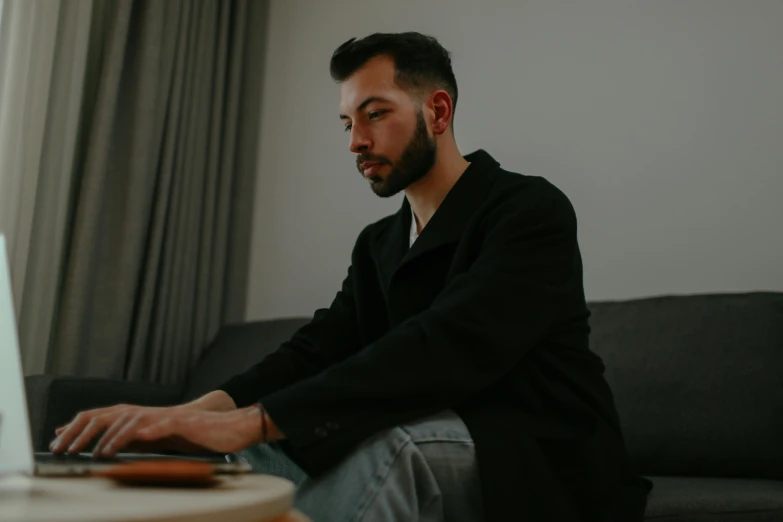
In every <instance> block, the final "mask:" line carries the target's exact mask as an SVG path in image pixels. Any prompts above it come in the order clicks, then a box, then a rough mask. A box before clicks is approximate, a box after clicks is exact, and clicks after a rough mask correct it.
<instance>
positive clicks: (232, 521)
mask: <svg viewBox="0 0 783 522" xmlns="http://www.w3.org/2000/svg"><path fill="white" fill-rule="evenodd" d="M220 480H221V483H220V484H218V485H217V486H214V487H211V488H206V489H197V488H152V487H129V486H121V485H119V484H116V483H114V482H113V481H111V480H109V479H104V478H80V477H62V478H60V477H57V478H53V477H28V476H24V475H10V476H5V477H0V520H1V521H3V522H12V521H13V522H16V521H24V522H33V521H35V522H65V521H74V522H75V521H79V522H97V521H101V522H131V521H134V522H136V521H142V520H144V521H154V522H175V521H176V522H207V521H209V522H213V521H215V520H219V521H220V522H262V521H275V522H283V521H285V522H289V521H290V522H300V521H301V522H309V519H308V518H307V517H305V516H304V515H302V514H301V513H298V512H296V511H295V510H292V503H293V493H294V485H293V484H292V483H291V482H289V481H287V480H285V479H282V478H278V477H272V476H269V475H256V474H246V475H224V476H221V478H220Z"/></svg>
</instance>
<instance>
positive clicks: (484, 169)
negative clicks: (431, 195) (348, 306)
mask: <svg viewBox="0 0 783 522" xmlns="http://www.w3.org/2000/svg"><path fill="white" fill-rule="evenodd" d="M465 159H466V160H468V161H469V162H470V165H469V166H468V168H467V169H466V170H465V172H464V173H463V174H462V176H460V178H459V179H458V180H457V183H455V184H454V186H453V187H452V188H451V190H450V191H449V193H448V194H447V195H446V198H445V199H444V200H443V202H442V203H441V204H440V206H439V207H438V210H436V211H435V214H433V216H432V219H430V221H429V223H427V226H425V227H424V229H423V230H422V231H421V234H420V235H419V238H418V239H417V240H416V242H415V243H413V246H412V247H411V248H410V249H408V250H407V252H406V253H405V255H404V256H403V258H402V260H401V262H400V264H399V266H398V267H397V269H398V270H399V269H401V268H402V267H403V266H405V265H407V264H408V263H411V262H413V261H414V260H415V259H417V258H419V257H421V256H424V255H425V254H427V253H428V252H430V251H432V250H434V249H436V248H439V247H441V246H444V245H447V244H449V243H455V242H457V241H459V239H460V238H461V237H462V234H463V233H464V231H465V227H466V226H467V224H468V223H469V222H470V220H471V218H472V217H473V215H474V214H475V212H476V210H477V209H478V208H479V207H480V206H481V204H482V203H483V202H484V199H485V198H486V195H487V193H488V192H489V189H490V187H491V186H492V184H493V182H494V180H495V177H494V176H492V174H493V172H492V171H493V170H494V169H496V168H497V167H498V165H499V164H498V162H497V161H495V159H494V158H492V156H490V155H489V154H487V153H486V152H484V151H483V150H478V151H476V152H474V153H472V154H468V155H467V156H465ZM402 211H403V213H404V215H405V216H407V226H408V228H407V229H406V233H405V240H406V242H407V241H408V240H409V238H408V231H409V230H410V225H411V216H410V212H411V211H410V204H409V203H408V201H407V199H406V200H405V201H404V203H403V209H402ZM403 226H404V224H403Z"/></svg>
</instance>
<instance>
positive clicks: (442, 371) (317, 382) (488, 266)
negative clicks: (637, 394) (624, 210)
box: [262, 196, 581, 474]
mask: <svg viewBox="0 0 783 522" xmlns="http://www.w3.org/2000/svg"><path fill="white" fill-rule="evenodd" d="M520 205H522V203H521V202H519V201H516V202H515V201H514V198H509V199H508V200H507V201H506V204H505V205H503V206H501V207H499V210H500V212H498V213H497V214H498V215H500V216H503V217H501V218H498V219H496V220H495V222H494V223H493V224H492V225H490V226H489V228H488V231H487V232H486V235H485V239H484V242H483V244H482V247H481V251H480V253H479V254H478V256H477V258H476V259H475V261H474V262H473V264H472V266H471V267H470V268H469V269H468V270H467V271H466V272H463V273H461V274H459V275H457V276H455V277H454V278H453V279H452V280H451V281H450V282H449V283H448V284H447V286H446V287H445V288H444V290H443V291H442V292H441V293H440V294H439V295H438V296H437V297H436V299H435V300H434V301H433V303H432V304H431V306H430V307H429V308H428V309H427V310H425V311H423V312H421V313H420V314H418V315H416V316H414V317H412V318H410V319H408V320H407V321H405V322H404V323H402V324H400V325H398V326H397V327H396V328H394V329H393V330H392V331H390V332H389V333H388V334H387V335H385V336H384V337H382V338H380V339H379V340H377V341H375V342H374V343H372V344H370V345H368V346H366V347H365V348H363V349H362V350H360V351H358V352H357V353H355V354H353V355H351V356H350V357H348V358H346V359H345V360H343V361H342V362H340V363H339V364H336V365H334V366H332V367H330V368H328V369H326V370H325V371H323V372H321V373H320V374H318V375H314V376H312V377H310V378H307V379H305V380H302V381H300V382H299V383H297V384H296V385H294V386H291V387H288V388H285V389H282V390H279V391H277V392H275V393H273V394H270V395H269V396H266V397H264V398H262V401H263V403H264V404H265V406H266V408H267V410H268V411H269V414H270V416H271V418H272V419H273V420H274V421H275V423H276V424H277V425H278V427H280V429H281V430H282V431H283V433H285V434H286V437H287V439H288V440H287V442H286V447H287V449H288V450H289V455H291V456H292V457H293V458H294V460H296V461H297V462H298V463H299V464H300V465H301V466H302V467H303V468H304V469H305V470H306V471H308V473H310V474H318V473H320V472H322V471H324V470H325V469H328V468H329V467H330V466H331V465H333V464H335V463H337V462H339V460H340V459H341V458H342V457H343V456H345V455H346V454H347V453H348V452H349V451H350V450H351V449H353V448H354V447H355V446H356V445H357V444H359V443H360V442H362V441H363V440H365V439H366V438H368V437H369V436H371V435H373V434H374V433H376V432H378V431H380V430H382V429H386V428H391V427H393V426H396V425H399V424H401V423H405V422H410V421H412V420H415V419H417V418H421V417H423V416H426V415H430V414H433V413H437V412H439V411H442V410H444V409H449V408H453V407H455V406H457V405H458V404H460V403H461V402H463V401H465V400H466V399H469V398H471V397H472V396H474V395H475V394H477V393H478V392H480V391H481V390H482V389H484V388H486V387H488V386H489V385H491V384H493V383H494V382H496V381H497V380H498V379H500V378H501V377H502V376H503V375H504V374H505V373H507V372H508V371H509V370H510V369H511V368H512V367H514V366H515V365H516V364H517V363H519V362H520V360H521V358H522V357H523V356H524V355H525V353H526V352H527V351H528V350H530V349H531V348H532V347H534V346H535V345H536V344H537V343H538V342H539V341H540V340H541V339H542V338H544V336H546V334H547V331H548V330H549V329H550V327H551V326H552V325H553V324H554V321H555V313H556V308H557V305H558V302H560V301H561V299H562V298H563V296H565V295H567V294H568V292H569V291H571V289H572V286H573V285H574V284H579V283H581V281H576V278H577V276H576V275H575V274H576V273H578V271H577V270H575V264H576V263H578V262H579V253H578V246H577V241H576V217H575V215H574V212H573V208H572V207H571V204H570V202H569V201H568V200H567V199H566V198H565V196H563V197H562V198H552V199H550V200H547V201H538V202H536V203H534V204H532V205H531V204H530V203H527V204H526V205H523V206H521V207H520Z"/></svg>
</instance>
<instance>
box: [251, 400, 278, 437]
mask: <svg viewBox="0 0 783 522" xmlns="http://www.w3.org/2000/svg"><path fill="white" fill-rule="evenodd" d="M245 410H246V411H247V412H248V418H249V419H250V429H251V430H253V433H254V434H257V435H258V438H257V440H258V442H259V443H264V442H274V441H277V440H283V439H285V434H284V433H283V432H282V431H280V428H278V427H277V424H275V422H274V421H273V420H272V418H271V417H270V416H269V413H267V412H266V410H263V412H262V408H259V407H258V405H256V404H254V405H252V406H248V407H247V408H245ZM262 415H263V416H262ZM264 423H266V430H264ZM264 431H266V434H264ZM264 435H266V440H264Z"/></svg>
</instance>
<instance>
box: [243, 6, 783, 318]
mask: <svg viewBox="0 0 783 522" xmlns="http://www.w3.org/2000/svg"><path fill="white" fill-rule="evenodd" d="M270 15H271V16H270V23H271V27H270V31H271V34H270V41H269V46H268V52H269V53H270V54H269V57H268V61H267V66H266V67H267V69H266V71H265V78H266V84H265V89H264V92H263V104H262V105H263V107H262V110H263V111H264V112H263V123H262V131H261V142H260V147H259V155H260V166H259V179H258V183H257V191H258V192H257V196H256V201H257V209H256V216H255V222H254V234H253V245H252V247H253V248H252V251H253V255H252V260H251V270H252V273H251V274H250V291H249V297H248V303H247V316H248V319H260V318H271V317H282V316H292V315H309V314H311V313H312V311H313V310H314V309H315V308H316V307H320V306H324V305H328V303H329V302H330V301H331V299H332V297H333V295H334V293H335V291H336V290H337V289H338V287H339V284H340V282H341V281H342V278H343V276H344V274H345V270H346V268H347V264H348V261H349V254H350V250H351V247H352V246H353V242H354V239H355V237H356V235H357V234H358V232H359V231H360V230H361V228H362V227H363V226H364V225H365V224H366V223H368V222H371V221H374V220H376V219H378V218H380V217H382V216H384V215H386V214H389V213H391V212H394V211H395V210H396V209H397V207H398V205H399V204H400V201H401V199H400V197H399V196H398V197H396V198H393V199H392V200H381V199H379V198H377V197H376V196H375V195H373V194H372V193H371V192H370V190H369V188H368V187H367V185H366V182H365V181H364V180H362V179H361V178H360V177H359V174H358V173H357V171H356V169H355V167H354V163H353V158H352V155H351V154H350V152H349V151H348V138H347V136H346V135H345V134H344V133H343V132H342V130H341V129H342V127H341V125H340V122H339V121H338V118H337V113H338V111H337V107H338V102H339V89H338V87H337V86H336V85H335V84H334V83H333V82H332V80H331V79H330V77H329V73H328V64H329V58H330V56H331V53H332V51H333V50H334V49H335V48H336V47H337V46H338V45H339V44H340V43H342V42H343V41H345V40H346V39H348V38H350V37H352V36H364V35H366V34H369V33H372V32H375V31H404V30H416V31H422V32H426V33H429V34H432V35H434V36H435V37H437V38H438V39H439V40H440V41H441V43H442V44H443V45H444V46H445V47H446V48H447V49H449V50H450V51H452V59H453V64H454V70H455V74H456V77H457V82H458V85H459V88H460V98H459V105H458V107H457V111H456V121H455V125H456V136H457V142H458V144H459V146H460V150H462V152H463V153H468V152H470V151H472V150H474V149H476V148H485V149H486V150H487V151H489V152H490V153H491V154H493V155H494V156H495V157H496V158H497V159H498V160H499V161H500V162H501V163H502V164H503V165H504V166H505V167H506V168H508V169H510V170H514V171H517V172H522V173H526V174H535V175H541V176H545V177H547V178H548V179H550V180H551V181H552V182H554V183H555V184H556V185H558V186H559V187H560V188H562V189H563V190H564V191H565V192H566V194H567V195H568V196H569V197H570V198H571V200H572V202H573V203H574V206H575V207H576V210H577V213H578V216H579V220H580V232H579V238H580V242H581V246H582V254H583V258H584V263H585V288H586V291H587V295H588V299H605V298H627V297H636V296H647V295H657V294H666V293H695V292H712V291H746V290H783V231H781V225H782V224H783V201H781V200H782V199H783V198H782V196H783V30H781V24H782V23H783V2H782V1H780V0H766V1H764V0H745V1H737V0H668V1H667V0H659V1H647V2H642V1H629V0H591V1H585V2H576V1H554V0H527V1H520V0H514V1H506V2H503V1H482V2H476V1H474V0H463V1H460V2H456V1H447V0H438V1H414V0H405V1H401V0H395V1H393V2H390V1H388V0H365V1H361V2H351V1H347V0H339V1H338V0H333V1H328V2H322V1H316V0H311V1H304V0H299V1H294V0H285V1H281V0H274V1H272V3H271V13H270Z"/></svg>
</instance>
